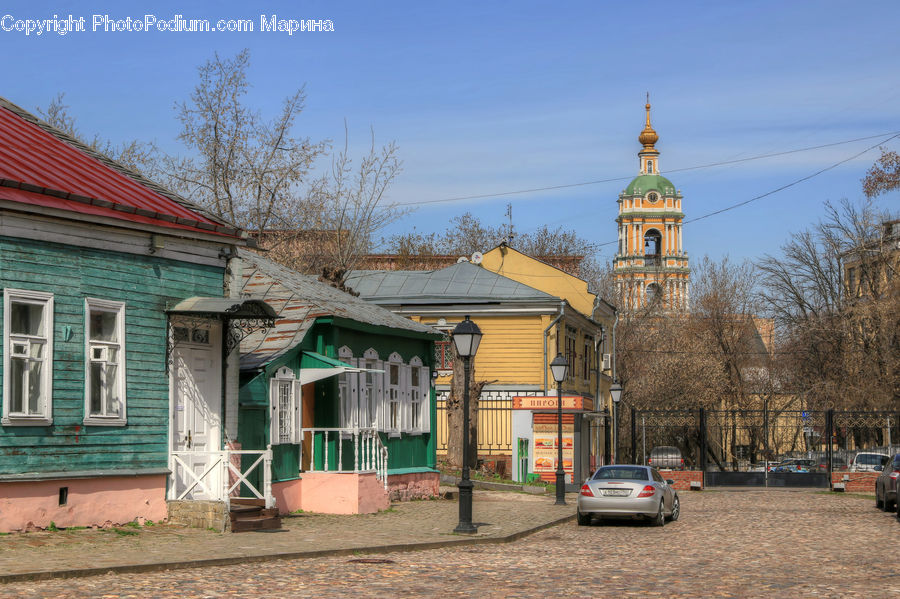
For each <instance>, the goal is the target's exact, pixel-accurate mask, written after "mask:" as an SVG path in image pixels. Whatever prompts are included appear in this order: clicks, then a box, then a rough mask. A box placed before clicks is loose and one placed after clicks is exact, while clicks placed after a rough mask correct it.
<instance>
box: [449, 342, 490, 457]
mask: <svg viewBox="0 0 900 599" xmlns="http://www.w3.org/2000/svg"><path fill="white" fill-rule="evenodd" d="M450 347H451V348H452V349H451V351H452V352H453V379H452V380H451V382H450V395H449V397H448V398H447V462H448V463H449V465H450V467H451V468H456V469H461V468H462V463H463V459H462V453H463V433H462V431H463V390H464V388H465V383H464V382H463V379H464V373H463V360H462V358H460V357H459V356H458V355H457V354H456V347H455V346H454V345H453V344H452V343H451V344H450ZM485 384H486V381H477V382H476V380H475V361H474V360H471V361H470V365H469V468H474V467H475V464H476V461H477V458H478V398H479V396H480V395H481V389H482V388H483V387H484V385H485Z"/></svg>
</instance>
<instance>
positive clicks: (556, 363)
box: [550, 353, 569, 505]
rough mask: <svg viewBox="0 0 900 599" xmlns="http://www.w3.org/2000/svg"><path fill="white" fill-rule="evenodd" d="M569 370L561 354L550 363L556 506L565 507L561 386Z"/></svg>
mask: <svg viewBox="0 0 900 599" xmlns="http://www.w3.org/2000/svg"><path fill="white" fill-rule="evenodd" d="M568 370H569V362H568V361H567V360H566V359H565V358H564V357H563V355H562V354H561V353H557V354H556V357H555V358H553V361H552V362H550V372H552V373H553V380H554V381H556V394H557V400H556V417H557V420H556V426H557V428H556V505H566V471H565V470H563V440H562V384H563V381H564V380H566V371H568Z"/></svg>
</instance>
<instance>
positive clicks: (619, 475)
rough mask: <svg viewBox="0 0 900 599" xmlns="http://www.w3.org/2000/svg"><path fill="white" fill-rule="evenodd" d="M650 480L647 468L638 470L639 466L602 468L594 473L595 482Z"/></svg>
mask: <svg viewBox="0 0 900 599" xmlns="http://www.w3.org/2000/svg"><path fill="white" fill-rule="evenodd" d="M604 479H606V480H609V479H620V480H650V476H649V475H648V474H647V469H646V468H638V467H637V466H633V467H628V466H615V467H606V468H600V469H599V470H597V472H595V473H594V480H604Z"/></svg>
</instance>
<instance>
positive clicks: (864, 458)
mask: <svg viewBox="0 0 900 599" xmlns="http://www.w3.org/2000/svg"><path fill="white" fill-rule="evenodd" d="M883 459H884V456H880V455H878V454H877V453H861V454H859V455H858V456H856V463H857V464H865V465H866V466H880V465H881V461H882V460H883Z"/></svg>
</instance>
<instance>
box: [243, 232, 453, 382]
mask: <svg viewBox="0 0 900 599" xmlns="http://www.w3.org/2000/svg"><path fill="white" fill-rule="evenodd" d="M238 255H239V256H240V258H241V261H242V262H243V269H244V272H243V285H242V293H244V294H245V295H247V296H248V297H253V298H260V299H262V300H264V301H265V302H266V303H267V304H269V305H270V306H271V307H272V308H274V310H275V312H277V313H278V320H277V321H276V323H275V328H274V329H269V330H267V331H257V332H255V333H253V334H251V335H249V336H248V337H246V338H245V339H244V340H243V341H241V370H254V369H257V368H259V367H261V366H263V365H264V364H266V363H268V362H270V361H272V360H273V359H275V358H277V357H279V356H281V355H283V354H284V353H286V352H287V351H289V350H290V349H292V348H293V347H295V346H296V345H297V344H299V343H300V342H301V341H303V338H304V337H305V336H306V333H307V331H308V330H309V329H310V327H312V325H313V323H314V322H315V320H316V319H317V318H320V317H323V316H337V317H341V318H346V319H349V320H354V321H356V322H359V323H363V324H369V325H375V326H381V327H387V328H391V329H397V331H398V333H401V332H402V333H407V334H409V333H413V334H419V335H421V334H428V333H433V334H437V331H435V330H434V329H432V328H431V327H428V326H425V325H423V324H419V323H417V322H413V321H412V320H409V319H408V318H404V317H402V316H398V315H396V314H394V313H393V312H391V311H389V310H386V309H384V308H381V307H380V306H377V305H374V304H370V303H368V302H366V301H365V300H362V299H360V298H358V297H354V296H352V295H350V294H349V293H345V292H343V291H340V290H339V289H335V288H334V287H332V286H330V285H326V284H325V283H321V282H319V281H318V280H316V278H315V277H312V276H308V275H303V274H300V273H298V272H297V271H295V270H291V269H290V268H287V267H285V266H282V265H281V264H278V263H276V262H273V261H271V260H269V259H268V258H264V257H262V256H260V255H259V254H255V253H253V252H250V251H248V250H244V249H242V248H239V249H238Z"/></svg>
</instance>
